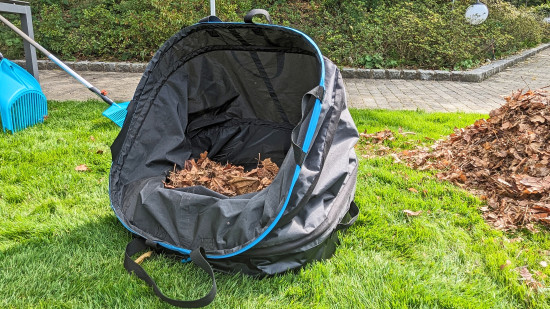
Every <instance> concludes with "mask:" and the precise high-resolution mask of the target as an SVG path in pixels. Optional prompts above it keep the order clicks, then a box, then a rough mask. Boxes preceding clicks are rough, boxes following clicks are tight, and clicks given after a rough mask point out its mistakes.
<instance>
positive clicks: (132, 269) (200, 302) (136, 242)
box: [124, 238, 216, 308]
mask: <svg viewBox="0 0 550 309" xmlns="http://www.w3.org/2000/svg"><path fill="white" fill-rule="evenodd" d="M148 248H149V246H147V245H146V244H145V240H144V239H141V238H134V239H133V240H132V241H131V242H130V243H129V244H128V246H126V254H125V256H124V268H126V270H127V271H128V273H130V274H132V273H134V274H135V275H136V276H137V277H138V278H139V279H141V280H143V281H145V283H147V284H148V285H149V286H150V287H152V288H153V291H154V292H155V294H156V295H157V296H158V297H159V298H160V299H162V300H163V301H165V302H167V303H169V304H170V305H172V306H176V307H181V308H200V307H204V306H206V305H208V304H210V303H211V302H212V301H213V300H214V297H216V279H215V278H214V271H213V270H212V267H210V264H208V262H207V261H206V258H205V253H204V249H203V248H198V249H195V250H193V251H191V255H190V256H191V261H193V263H195V265H197V266H199V267H200V268H201V269H202V270H204V271H205V272H207V273H208V275H210V278H211V279H212V288H211V289H210V292H208V294H206V296H204V297H202V298H200V299H197V300H176V299H172V298H169V297H166V296H165V295H164V294H162V292H161V291H160V289H159V288H158V286H157V284H156V283H155V281H154V280H153V279H152V278H151V277H149V275H148V274H147V272H146V271H145V270H144V269H143V268H142V267H141V266H140V265H139V264H138V263H136V262H134V260H132V255H134V254H136V253H138V252H140V251H144V250H147V249H148Z"/></svg>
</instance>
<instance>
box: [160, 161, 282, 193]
mask: <svg viewBox="0 0 550 309" xmlns="http://www.w3.org/2000/svg"><path fill="white" fill-rule="evenodd" d="M278 172H279V167H278V166H277V164H275V163H273V162H272V161H271V159H270V158H267V159H264V160H259V159H258V167H256V168H255V169H252V170H250V171H248V172H246V171H245V170H244V167H243V166H238V165H232V164H230V163H228V164H226V165H222V164H220V163H218V162H214V161H212V160H210V159H209V158H208V152H206V151H205V152H203V153H201V154H200V157H199V159H197V160H195V159H190V160H187V161H185V164H184V167H183V168H182V169H181V170H176V167H175V166H174V170H173V171H171V172H170V173H169V175H168V177H167V179H166V181H165V182H164V187H165V188H169V189H175V188H185V187H191V186H203V187H206V188H208V189H210V190H213V191H216V192H218V193H221V194H223V195H226V196H236V195H241V194H247V193H252V192H257V191H260V190H263V189H264V188H266V187H267V186H269V185H270V184H271V183H272V182H273V179H275V176H276V175H277V173H278Z"/></svg>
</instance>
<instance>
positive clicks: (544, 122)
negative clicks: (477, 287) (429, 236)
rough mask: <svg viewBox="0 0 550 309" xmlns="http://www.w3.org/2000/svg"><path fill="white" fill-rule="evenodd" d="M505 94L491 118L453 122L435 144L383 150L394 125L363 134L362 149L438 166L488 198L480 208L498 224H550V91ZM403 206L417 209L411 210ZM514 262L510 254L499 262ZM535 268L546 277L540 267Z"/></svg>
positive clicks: (528, 276)
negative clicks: (458, 124)
mask: <svg viewBox="0 0 550 309" xmlns="http://www.w3.org/2000/svg"><path fill="white" fill-rule="evenodd" d="M505 100H506V103H505V104H504V105H503V106H501V107H500V108H498V109H495V110H493V111H491V112H490V118H489V119H487V120H485V119H479V120H477V121H475V122H474V123H473V124H472V125H470V126H467V127H465V128H460V129H457V128H455V130H454V133H452V134H451V135H449V136H448V137H446V138H443V139H440V140H438V141H436V142H435V143H434V144H433V145H432V146H431V147H423V146H418V147H417V148H416V149H413V150H403V151H400V152H398V153H395V152H393V153H391V152H390V151H391V150H390V151H388V149H386V148H383V149H382V151H380V148H379V147H378V146H379V145H381V144H383V143H384V141H392V140H393V139H394V134H393V133H392V132H391V131H390V130H385V131H381V132H377V133H373V134H366V133H363V134H361V137H362V140H363V142H364V143H366V144H367V145H366V146H363V149H362V150H366V151H367V154H366V155H363V157H367V158H369V157H375V156H376V155H388V154H389V155H390V156H391V157H393V159H394V163H400V162H405V163H406V164H407V165H409V166H410V167H412V168H415V169H419V170H437V171H438V173H437V175H436V176H437V177H438V178H439V179H442V180H447V181H450V182H452V183H454V184H456V185H458V186H460V187H462V188H464V189H467V190H469V191H471V192H472V193H474V194H476V195H478V196H480V198H481V199H483V200H486V201H487V206H486V207H482V208H481V211H482V212H483V216H484V218H485V219H486V221H487V222H488V223H490V224H491V225H492V226H494V227H495V228H497V229H500V230H504V231H512V230H516V229H518V228H527V229H529V230H530V231H532V232H536V231H537V230H536V229H535V227H534V223H542V224H544V225H546V226H550V92H548V91H545V90H542V89H540V90H534V91H531V90H529V91H526V92H523V91H521V90H520V91H516V92H514V93H512V95H511V96H509V97H506V98H505ZM399 133H400V134H402V130H399ZM393 151H395V150H393ZM409 191H411V192H414V190H410V189H409ZM404 212H405V213H407V215H412V214H413V213H412V211H410V210H405V211H404ZM510 264H511V262H510V261H509V260H507V261H506V263H505V264H503V265H501V266H500V268H501V269H505V268H506V267H508V266H509V265H510ZM541 265H542V267H545V266H546V265H547V264H546V262H544V263H543V264H541ZM515 271H516V272H517V273H518V274H519V276H520V278H521V279H520V280H522V281H523V282H524V283H525V284H526V285H527V286H529V287H530V288H532V289H535V290H540V289H543V288H544V285H543V283H542V282H539V281H537V280H536V279H535V278H534V277H533V274H532V273H531V272H530V271H529V269H528V268H527V266H521V267H517V268H516V269H515ZM535 274H537V276H538V277H541V278H543V277H544V276H543V275H544V274H542V273H541V272H535Z"/></svg>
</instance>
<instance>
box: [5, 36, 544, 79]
mask: <svg viewBox="0 0 550 309" xmlns="http://www.w3.org/2000/svg"><path fill="white" fill-rule="evenodd" d="M547 48H550V43H546V44H541V45H539V46H538V47H535V48H531V49H528V50H526V51H524V52H522V53H521V54H519V55H514V56H511V57H509V58H506V59H502V60H496V61H493V62H491V63H490V64H488V65H484V66H482V67H479V68H477V69H473V70H470V71H443V70H398V69H355V68H342V69H341V70H340V72H341V73H342V77H343V78H361V79H406V80H438V81H459V82H473V83H479V82H481V81H483V80H485V79H487V78H488V77H490V76H492V75H494V74H496V73H498V72H501V71H503V70H504V69H506V68H507V67H510V66H512V65H514V64H516V63H518V62H520V61H523V60H525V59H527V58H529V57H531V56H533V55H535V54H537V53H539V52H541V51H543V50H545V49H547ZM14 62H15V63H17V64H18V65H22V66H24V65H25V60H15V61H14ZM65 64H67V65H68V66H69V67H71V68H72V69H73V70H75V71H77V72H85V71H96V72H123V73H143V72H144V71H145V68H146V67H147V63H144V62H92V61H67V62H65ZM38 69H39V70H60V69H61V68H59V67H58V66H57V65H56V64H55V63H53V62H52V61H50V60H38Z"/></svg>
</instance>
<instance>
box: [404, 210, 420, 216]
mask: <svg viewBox="0 0 550 309" xmlns="http://www.w3.org/2000/svg"><path fill="white" fill-rule="evenodd" d="M403 212H404V213H405V214H406V215H407V216H409V217H416V216H419V215H420V214H421V213H422V210H419V211H412V210H408V209H405V210H403Z"/></svg>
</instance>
